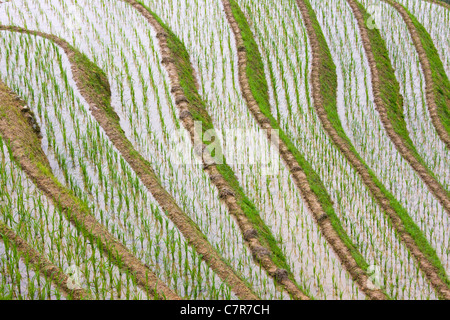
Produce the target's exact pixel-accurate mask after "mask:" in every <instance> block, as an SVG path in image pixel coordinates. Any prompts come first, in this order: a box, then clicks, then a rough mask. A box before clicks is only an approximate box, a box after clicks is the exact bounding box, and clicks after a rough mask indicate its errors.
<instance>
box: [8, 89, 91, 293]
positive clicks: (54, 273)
mask: <svg viewBox="0 0 450 320" xmlns="http://www.w3.org/2000/svg"><path fill="white" fill-rule="evenodd" d="M2 87H4V86H3V84H1V83H0V88H2ZM0 91H1V89H0ZM0 95H1V93H0ZM2 236H3V237H5V238H7V240H8V241H11V242H12V243H14V244H15V245H16V247H17V249H18V250H19V251H20V252H21V253H22V254H23V256H22V259H25V260H27V261H26V262H28V263H31V264H32V265H34V266H36V267H37V269H39V272H40V273H41V275H42V276H44V277H45V278H47V279H50V280H51V281H52V282H53V284H54V285H56V286H57V287H58V288H59V289H60V290H61V291H62V292H63V293H64V295H65V296H66V297H69V298H71V299H74V300H91V299H92V297H91V296H90V295H89V294H88V293H87V292H86V291H85V290H84V289H82V288H79V289H70V288H69V287H68V284H67V283H68V280H69V277H68V276H67V274H65V273H64V272H63V271H62V270H61V269H60V268H58V267H57V266H56V265H54V264H53V263H52V262H50V261H49V260H48V259H47V258H46V257H45V256H44V255H43V254H41V253H39V252H38V251H37V250H36V249H34V248H33V247H32V246H30V245H29V244H28V243H27V242H26V241H25V240H24V239H22V238H21V237H20V236H18V235H17V234H16V233H15V232H14V231H13V230H12V229H11V228H9V227H8V226H7V225H6V224H4V223H3V222H0V240H3V241H4V239H3V237H2ZM25 257H26V258H25ZM24 262H25V261H24ZM26 262H25V263H26Z"/></svg>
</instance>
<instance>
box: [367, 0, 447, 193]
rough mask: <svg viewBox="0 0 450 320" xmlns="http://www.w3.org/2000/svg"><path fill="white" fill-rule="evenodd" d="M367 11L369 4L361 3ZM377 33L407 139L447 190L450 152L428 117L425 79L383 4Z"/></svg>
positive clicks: (397, 21) (403, 30)
mask: <svg viewBox="0 0 450 320" xmlns="http://www.w3.org/2000/svg"><path fill="white" fill-rule="evenodd" d="M361 3H362V4H363V5H365V6H366V8H368V7H369V6H371V5H374V3H378V2H374V1H373V0H365V1H361ZM378 10H380V11H379V12H377V14H381V17H382V20H381V21H380V22H379V24H380V26H379V28H380V31H381V35H382V37H383V39H384V40H385V41H386V47H387V49H388V51H389V57H390V59H391V61H392V65H393V67H394V69H395V75H396V77H397V80H398V82H399V84H400V93H401V94H402V96H403V98H404V100H403V107H404V115H405V120H406V124H407V128H408V131H409V135H410V137H411V139H412V141H413V143H414V145H415V146H416V148H417V150H418V152H419V154H420V155H421V156H422V157H423V158H424V159H425V161H426V162H427V165H428V167H429V168H430V169H431V171H433V173H434V174H435V175H436V178H437V180H438V181H439V182H440V183H441V184H442V185H443V186H444V188H446V189H448V188H449V184H450V150H448V149H447V148H446V146H445V144H444V143H443V142H442V141H441V140H440V138H439V136H438V134H437V132H436V129H435V128H434V126H433V123H432V122H431V118H430V116H429V112H428V108H427V101H426V97H425V92H426V88H425V77H424V74H423V71H422V67H421V65H420V61H419V55H418V54H417V51H416V49H415V46H414V44H413V42H412V38H411V35H410V33H409V31H408V29H407V26H406V24H405V23H404V20H403V19H402V17H401V16H400V14H399V13H398V12H397V10H395V8H393V7H391V6H390V5H388V4H387V3H385V2H381V3H379V7H378Z"/></svg>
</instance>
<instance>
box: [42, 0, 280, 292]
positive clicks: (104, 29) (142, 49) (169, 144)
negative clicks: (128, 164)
mask: <svg viewBox="0 0 450 320" xmlns="http://www.w3.org/2000/svg"><path fill="white" fill-rule="evenodd" d="M42 4H43V3H40V4H39V5H42ZM49 5H50V6H51V7H52V10H55V11H56V13H57V15H58V14H59V16H57V17H58V18H59V22H60V23H61V26H60V27H58V26H56V25H55V24H54V21H53V22H52V23H53V27H52V31H54V32H57V30H64V26H63V23H64V19H65V16H64V15H62V14H61V12H64V9H63V8H57V7H56V5H53V4H52V3H50V4H49ZM79 5H80V7H79V9H80V16H81V17H88V18H89V19H90V20H89V21H90V23H83V24H84V25H91V26H92V27H90V28H84V29H83V35H85V34H86V35H89V36H86V37H85V38H84V39H83V38H81V37H76V39H74V40H73V42H74V45H75V46H76V47H78V48H95V50H89V52H86V54H87V55H88V56H90V55H92V59H93V60H94V61H96V62H97V63H100V65H102V66H103V68H104V70H105V71H106V72H107V73H108V77H109V80H110V82H111V85H112V92H113V97H112V104H113V106H114V107H115V110H116V111H117V112H118V114H119V116H120V118H121V119H122V121H121V125H122V128H124V129H125V132H126V134H127V137H128V139H130V141H132V143H133V145H134V146H135V147H136V149H137V150H138V151H139V152H140V153H141V154H142V155H143V156H144V157H145V158H146V159H147V160H149V161H150V163H152V164H154V168H155V169H156V171H157V175H158V176H159V178H160V180H161V182H162V183H163V186H164V187H165V188H166V190H168V191H169V192H170V193H171V194H172V195H173V196H174V198H175V199H176V200H177V202H178V204H179V205H180V207H181V208H182V209H183V210H185V212H187V213H189V214H190V215H191V217H192V218H193V220H194V221H195V222H196V223H197V225H198V226H199V227H200V228H201V230H202V232H203V233H204V234H205V235H206V236H207V237H208V239H209V241H210V242H211V243H212V244H213V245H214V246H215V247H216V249H217V250H218V252H219V253H221V254H222V255H223V256H224V257H225V258H226V259H227V260H228V262H229V263H230V265H232V267H234V268H235V269H237V270H238V272H240V273H242V274H243V275H244V277H245V278H246V279H247V280H249V282H250V283H252V284H253V286H254V287H255V288H256V290H257V292H258V293H259V294H260V295H264V296H266V297H278V298H281V297H283V296H282V293H281V292H278V291H277V289H276V287H275V285H274V283H273V280H272V279H270V278H269V277H268V276H267V274H266V272H265V271H264V270H260V269H259V267H256V268H255V265H254V262H253V261H252V257H251V254H250V253H249V251H248V249H247V247H246V246H245V245H244V241H243V239H242V235H241V233H240V231H239V229H238V228H237V226H236V224H235V221H234V220H233V219H231V218H230V216H229V214H227V212H226V208H225V207H224V205H223V204H221V203H220V202H219V200H218V199H219V197H218V194H217V190H216V188H215V187H213V186H212V185H211V183H210V181H209V179H208V177H207V176H206V175H205V174H204V173H203V170H202V168H201V166H199V165H197V164H194V163H190V162H189V160H190V159H193V158H194V156H193V154H192V153H193V150H192V148H191V146H190V142H189V141H188V144H187V150H186V149H183V150H181V151H185V152H186V151H187V155H186V154H184V155H182V158H181V159H180V158H179V155H178V154H177V151H179V150H180V148H178V146H179V145H178V144H179V140H178V139H177V138H176V135H175V134H174V132H175V130H177V129H178V128H179V124H178V121H177V117H176V114H175V110H174V102H173V100H172V97H171V95H170V88H169V85H168V79H167V75H166V74H165V72H164V71H163V70H162V68H161V64H160V63H159V61H160V60H161V59H160V57H159V49H158V45H157V43H156V42H155V41H156V38H155V34H154V32H153V30H152V27H151V26H150V25H149V24H148V23H147V22H146V21H145V20H143V19H142V18H141V17H140V16H139V14H138V16H137V17H136V19H133V21H134V23H133V24H130V23H129V22H128V21H129V17H130V15H132V16H133V15H136V12H135V10H134V9H133V8H131V7H130V6H129V5H127V4H123V3H122V2H118V3H117V4H114V5H110V6H105V3H102V2H100V1H96V2H89V3H86V4H85V5H82V4H79ZM42 11H44V10H42ZM105 16H106V17H108V19H107V20H106V21H105V18H104V17H105ZM125 21H127V23H125ZM105 22H106V23H105ZM124 26H127V27H124ZM39 27H40V26H39ZM127 28H129V29H127ZM130 35H131V36H130ZM77 39H81V40H82V42H80V43H78V40H77ZM83 41H90V42H89V43H86V42H83ZM148 48H150V49H151V50H148ZM155 106H157V108H155ZM183 160H184V161H186V160H188V162H186V163H184V162H181V161H183ZM178 163H184V164H182V165H178ZM205 190H208V191H209V192H205ZM256 270H259V271H258V272H256ZM286 298H287V297H286Z"/></svg>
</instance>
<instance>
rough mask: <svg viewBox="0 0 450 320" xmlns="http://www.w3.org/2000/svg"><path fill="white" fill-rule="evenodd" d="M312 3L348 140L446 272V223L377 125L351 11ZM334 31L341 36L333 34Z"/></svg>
mask: <svg viewBox="0 0 450 320" xmlns="http://www.w3.org/2000/svg"><path fill="white" fill-rule="evenodd" d="M313 3H314V4H315V7H316V8H317V12H318V14H319V16H320V21H321V24H322V28H323V30H324V34H325V37H326V38H327V41H328V43H329V46H330V48H331V51H332V56H333V58H334V60H335V63H336V64H337V65H338V74H339V77H340V79H341V80H340V84H339V85H338V110H339V111H340V112H339V114H340V118H341V122H342V124H343V127H344V129H345V131H346V133H347V135H348V136H349V138H350V139H351V141H352V142H353V144H354V146H355V148H356V150H357V151H358V152H359V154H360V155H361V156H362V158H363V159H365V161H366V163H367V164H368V165H369V167H370V168H372V170H374V172H375V174H376V175H377V177H378V178H379V179H380V181H381V182H382V183H383V184H384V186H385V187H386V188H387V189H388V190H389V191H390V192H391V193H392V194H393V195H394V196H395V197H396V198H397V199H398V200H399V201H400V203H401V205H402V206H403V207H404V208H405V209H406V210H407V211H408V213H409V214H410V216H411V218H412V219H413V221H414V222H415V223H416V224H417V226H418V227H419V228H420V229H421V230H422V231H423V233H424V235H425V236H426V238H427V240H428V241H429V243H430V244H431V246H432V247H433V248H434V249H435V250H436V252H437V255H438V257H439V258H440V260H441V262H442V264H443V265H444V268H445V269H446V270H449V266H450V256H449V247H448V244H449V243H450V242H449V240H450V238H449V229H448V226H449V225H450V221H449V217H448V215H447V214H446V213H445V211H444V209H443V208H442V206H441V205H440V204H439V202H438V201H437V200H436V199H435V198H434V197H433V195H432V194H431V193H430V192H429V191H428V188H427V186H426V185H425V184H424V183H423V182H422V180H421V179H420V178H419V177H418V175H417V174H416V173H415V171H414V170H413V169H412V168H411V167H410V166H409V164H408V163H407V162H406V161H405V160H404V159H403V158H402V157H401V155H400V154H399V153H398V151H397V150H396V148H395V146H394V144H393V143H392V142H391V140H390V139H389V137H388V136H387V134H386V132H385V130H384V127H383V125H382V124H381V121H380V119H379V117H378V114H377V112H376V110H375V106H374V103H373V98H372V97H373V96H372V91H371V90H372V87H371V79H370V72H369V71H368V70H370V69H369V66H368V62H367V59H366V57H365V53H364V49H363V47H362V42H361V39H360V37H359V32H358V27H357V22H356V20H355V19H354V17H353V14H352V12H351V9H350V8H349V7H348V5H347V3H346V2H345V1H343V0H339V2H335V3H333V4H324V3H318V2H316V1H313ZM336 12H339V15H337V14H336ZM337 16H338V17H337ZM336 28H338V30H342V32H340V33H336V32H334V31H333V30H335V29H336ZM348 106H352V108H348ZM386 163H388V164H389V165H386Z"/></svg>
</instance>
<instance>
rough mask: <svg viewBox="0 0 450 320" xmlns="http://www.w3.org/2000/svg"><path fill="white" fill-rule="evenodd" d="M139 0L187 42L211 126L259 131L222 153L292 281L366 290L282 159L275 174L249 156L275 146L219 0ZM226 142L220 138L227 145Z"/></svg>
mask: <svg viewBox="0 0 450 320" xmlns="http://www.w3.org/2000/svg"><path fill="white" fill-rule="evenodd" d="M143 3H144V4H145V5H148V6H149V7H150V8H151V9H152V10H153V11H154V12H155V13H156V14H158V16H160V17H161V19H163V21H165V22H166V23H168V25H169V26H170V28H171V29H172V30H173V31H174V32H175V34H177V36H178V37H179V38H180V39H182V41H183V42H184V43H185V45H186V47H187V50H188V52H189V54H190V57H191V61H192V62H193V65H194V67H195V69H196V70H197V74H198V78H199V85H200V90H199V92H200V94H201V95H202V98H203V99H205V101H207V111H208V113H209V114H210V116H211V118H212V120H213V123H214V127H215V128H216V131H218V132H219V133H220V134H221V135H222V137H223V138H226V137H227V134H229V131H228V130H230V129H244V130H247V133H249V132H250V133H254V135H253V137H256V138H255V139H258V138H260V137H261V139H259V140H260V141H261V142H262V143H261V144H259V145H258V147H255V145H252V144H251V143H243V144H242V145H239V144H238V145H237V147H238V149H236V150H230V151H231V152H226V153H227V155H230V157H227V161H228V163H229V164H230V166H231V167H232V169H233V171H234V172H235V174H236V175H237V177H238V180H239V181H240V184H241V186H242V187H243V189H244V191H245V192H246V194H247V195H248V196H249V197H250V198H251V199H252V200H253V201H254V203H255V205H256V206H257V208H258V209H259V210H260V214H261V217H262V219H263V220H264V222H265V223H266V225H268V226H269V227H270V228H271V230H272V233H273V235H274V236H275V238H276V239H277V240H278V241H279V244H280V246H281V247H282V250H283V251H284V254H285V256H286V257H287V259H288V263H289V264H290V267H291V270H292V272H293V274H294V275H295V278H296V281H297V282H298V283H299V284H300V285H301V286H302V287H303V288H305V291H306V292H310V293H311V295H312V296H314V297H316V298H320V299H325V298H328V299H340V298H347V299H354V298H363V295H362V294H361V293H359V292H358V288H357V287H356V286H355V284H354V283H353V282H352V280H351V279H349V277H348V274H347V272H346V271H345V270H343V269H342V266H341V265H340V263H339V260H338V259H337V257H336V256H335V254H334V252H333V251H331V250H330V249H329V247H328V245H327V243H326V241H325V239H324V238H323V237H322V235H321V233H320V231H319V230H318V228H317V226H316V225H315V223H314V221H313V220H312V219H311V218H310V214H309V213H308V212H307V208H306V206H305V204H304V202H303V200H302V199H301V197H300V194H299V192H298V190H297V189H296V187H295V185H294V183H293V181H292V180H291V177H290V174H289V171H288V170H287V168H286V167H285V166H284V164H283V163H280V169H279V171H277V172H276V175H274V176H267V175H265V174H264V170H265V169H266V168H267V164H265V163H262V162H261V161H260V160H259V161H258V160H257V161H254V162H253V163H251V162H250V161H249V160H250V159H261V158H260V157H259V156H260V155H261V154H264V153H266V154H270V152H271V151H272V150H271V149H270V147H269V145H268V141H267V138H266V137H265V133H264V132H263V131H262V130H260V128H259V126H258V124H257V122H256V121H255V120H254V119H253V117H252V115H251V114H250V113H249V111H248V109H247V106H246V103H245V101H244V100H243V97H242V95H241V93H240V88H239V83H238V80H237V79H238V76H237V69H238V68H237V52H236V49H235V47H234V40H233V35H232V32H231V30H230V28H229V25H228V22H227V20H226V17H225V15H224V13H223V7H222V4H221V1H212V2H211V1H204V0H198V1H186V0H178V1H173V2H171V3H170V4H168V3H167V2H166V1H151V2H150V1H143ZM222 142H224V141H223V139H222ZM247 142H250V141H247ZM231 147H232V146H230V145H228V146H227V145H224V149H225V150H226V151H227V148H228V149H230V148H231ZM277 160H279V156H278V155H277ZM249 162H250V163H249ZM280 162H281V160H280Z"/></svg>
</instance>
